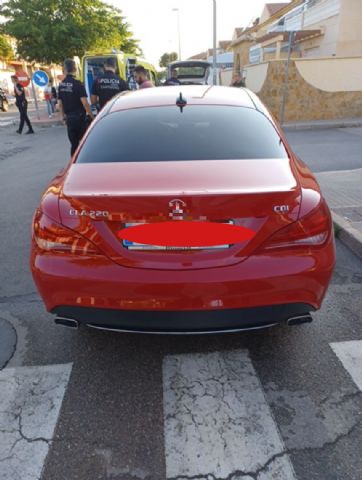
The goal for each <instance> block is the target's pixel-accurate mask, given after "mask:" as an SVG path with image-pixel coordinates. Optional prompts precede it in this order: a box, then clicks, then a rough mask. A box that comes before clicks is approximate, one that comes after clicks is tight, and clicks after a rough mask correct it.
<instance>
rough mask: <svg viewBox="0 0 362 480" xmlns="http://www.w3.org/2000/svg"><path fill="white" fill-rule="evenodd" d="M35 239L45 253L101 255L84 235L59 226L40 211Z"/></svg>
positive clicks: (34, 233) (35, 223)
mask: <svg viewBox="0 0 362 480" xmlns="http://www.w3.org/2000/svg"><path fill="white" fill-rule="evenodd" d="M33 238H34V241H35V243H36V244H37V246H38V247H39V248H40V249H41V250H44V251H48V252H52V253H53V252H54V253H63V254H74V255H101V253H100V252H99V250H98V249H97V247H96V246H95V245H94V244H93V243H92V242H90V241H89V240H87V239H86V238H85V237H83V236H82V235H79V234H78V233H76V232H74V231H73V230H71V229H69V228H67V227H64V226H63V225H59V224H58V223H56V222H54V221H53V220H51V219H50V218H49V217H47V216H46V215H44V214H43V213H42V212H40V211H39V210H38V211H37V212H36V213H35V216H34V220H33Z"/></svg>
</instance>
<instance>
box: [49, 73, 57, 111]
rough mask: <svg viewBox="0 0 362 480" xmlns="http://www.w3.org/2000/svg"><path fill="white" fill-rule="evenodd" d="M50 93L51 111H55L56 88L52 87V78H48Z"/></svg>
mask: <svg viewBox="0 0 362 480" xmlns="http://www.w3.org/2000/svg"><path fill="white" fill-rule="evenodd" d="M50 94H51V99H50V101H51V104H52V109H53V113H55V109H56V105H57V103H58V94H57V89H56V88H55V87H54V82H53V80H50Z"/></svg>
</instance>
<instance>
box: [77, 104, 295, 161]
mask: <svg viewBox="0 0 362 480" xmlns="http://www.w3.org/2000/svg"><path fill="white" fill-rule="evenodd" d="M257 158H287V153H286V150H285V148H284V145H283V144H282V142H281V140H280V138H279V136H278V134H277V132H276V131H275V129H274V127H273V125H272V124H271V123H270V121H269V120H268V119H267V118H266V117H265V116H264V115H263V114H262V113H260V112H259V111H257V110H254V109H251V108H244V107H226V106H191V105H190V106H186V107H185V108H184V109H183V113H181V111H180V108H179V107H177V106H176V105H175V106H166V107H157V108H151V107H150V108H137V109H133V110H126V111H120V112H115V113H111V114H109V115H106V116H105V117H103V118H102V119H100V121H99V122H98V123H97V124H96V125H95V127H94V128H93V130H92V131H91V133H90V135H89V136H88V138H87V140H86V142H85V143H84V145H83V147H82V149H81V151H80V153H79V156H78V159H77V162H78V163H95V162H97V163H102V162H159V161H178V160H226V159H257Z"/></svg>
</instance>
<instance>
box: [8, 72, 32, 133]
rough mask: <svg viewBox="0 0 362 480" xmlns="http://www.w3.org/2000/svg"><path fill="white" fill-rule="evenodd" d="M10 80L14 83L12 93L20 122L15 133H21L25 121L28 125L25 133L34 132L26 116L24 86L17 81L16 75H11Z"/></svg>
mask: <svg viewBox="0 0 362 480" xmlns="http://www.w3.org/2000/svg"><path fill="white" fill-rule="evenodd" d="M11 81H12V82H13V84H14V94H15V99H16V100H15V103H16V106H17V107H18V110H19V113H20V123H19V128H18V130H16V133H22V131H23V128H24V123H26V124H27V126H28V131H27V132H26V133H28V134H29V133H34V130H33V127H32V126H31V123H30V120H29V117H28V101H27V99H26V97H25V91H24V87H23V86H22V85H21V84H20V83H19V80H18V77H17V76H16V75H11Z"/></svg>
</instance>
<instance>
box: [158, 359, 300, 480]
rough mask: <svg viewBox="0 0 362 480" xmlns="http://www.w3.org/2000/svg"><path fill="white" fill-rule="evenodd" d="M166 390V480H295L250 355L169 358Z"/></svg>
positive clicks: (164, 370) (164, 386)
mask: <svg viewBox="0 0 362 480" xmlns="http://www.w3.org/2000/svg"><path fill="white" fill-rule="evenodd" d="M163 388H164V415H165V420H164V421H165V423H164V431H165V455H166V472H167V478H168V479H178V480H182V479H184V478H196V477H197V478H199V479H204V480H208V479H209V478H210V479H211V478H233V479H234V478H235V479H236V478H243V479H244V480H245V479H247V480H249V478H250V479H251V478H256V476H257V475H258V479H259V480H294V479H295V478H296V476H295V473H294V470H293V467H292V464H291V462H290V459H289V457H288V455H287V454H285V447H284V445H283V441H282V439H281V437H280V434H279V431H278V428H277V426H276V424H275V422H274V419H273V417H272V414H271V411H270V408H269V405H268V403H267V401H266V399H265V396H264V391H263V388H262V386H261V384H260V381H259V379H258V376H257V374H256V372H255V370H254V367H253V365H252V362H251V360H250V358H249V356H248V352H247V351H243V350H238V351H230V352H217V353H209V354H185V355H172V356H168V357H166V358H165V359H164V363H163Z"/></svg>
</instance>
